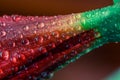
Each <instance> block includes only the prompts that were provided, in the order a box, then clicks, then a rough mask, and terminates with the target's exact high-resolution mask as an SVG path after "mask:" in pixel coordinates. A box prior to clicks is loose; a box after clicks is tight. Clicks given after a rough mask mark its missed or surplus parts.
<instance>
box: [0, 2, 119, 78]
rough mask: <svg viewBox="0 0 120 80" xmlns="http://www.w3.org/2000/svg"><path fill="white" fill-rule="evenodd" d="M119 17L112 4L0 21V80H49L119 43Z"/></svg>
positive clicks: (10, 17) (117, 9) (117, 10)
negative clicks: (91, 53) (82, 58)
mask: <svg viewBox="0 0 120 80" xmlns="http://www.w3.org/2000/svg"><path fill="white" fill-rule="evenodd" d="M119 13H120V4H119V3H116V4H115V5H113V6H109V7H106V8H102V9H98V10H94V11H89V12H85V13H80V14H79V13H78V14H70V15H64V16H63V15H60V16H54V17H53V16H52V17H45V16H43V17H38V16H36V17H32V16H27V17H25V16H18V15H12V16H7V15H4V16H3V17H0V32H1V33H0V47H1V48H0V64H1V65H0V79H5V80H7V79H9V80H18V79H23V80H26V79H29V80H33V79H37V78H49V77H51V75H52V73H53V72H54V71H56V70H59V69H61V68H63V67H64V66H65V65H67V64H69V63H70V62H73V61H75V60H76V59H78V58H79V57H80V56H82V55H84V54H85V53H88V52H89V51H91V50H93V49H95V48H97V47H100V46H102V45H103V44H105V43H108V42H116V41H117V42H119V40H120V34H119V31H120V19H119V17H120V14H119ZM108 26H109V27H108Z"/></svg>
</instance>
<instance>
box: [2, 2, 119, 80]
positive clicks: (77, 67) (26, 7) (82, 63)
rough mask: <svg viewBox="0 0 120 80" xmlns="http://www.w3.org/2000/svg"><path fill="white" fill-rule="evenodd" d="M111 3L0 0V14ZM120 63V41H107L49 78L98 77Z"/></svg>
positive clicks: (94, 79)
mask: <svg viewBox="0 0 120 80" xmlns="http://www.w3.org/2000/svg"><path fill="white" fill-rule="evenodd" d="M111 4H113V1H112V0H0V15H1V16H2V15H5V14H6V15H11V14H19V15H33V16H34V15H38V16H43V15H44V16H52V15H58V14H70V13H79V12H84V11H88V10H92V9H96V8H101V7H104V6H107V5H111ZM119 66H120V44H116V43H111V44H107V45H104V46H103V47H101V48H98V49H96V50H93V51H92V52H90V53H89V54H87V55H85V56H83V57H81V58H80V59H79V60H77V61H76V62H74V63H71V64H70V65H69V66H67V67H65V68H64V69H62V70H60V71H58V72H57V73H56V74H55V76H54V77H53V78H52V80H101V79H103V78H105V77H106V76H108V75H109V74H111V73H112V72H113V71H114V70H116V69H117V68H118V67H119Z"/></svg>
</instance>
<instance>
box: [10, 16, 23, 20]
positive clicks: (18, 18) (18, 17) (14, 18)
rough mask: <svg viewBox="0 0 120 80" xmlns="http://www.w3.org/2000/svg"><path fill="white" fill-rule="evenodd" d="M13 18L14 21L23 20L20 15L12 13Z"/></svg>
mask: <svg viewBox="0 0 120 80" xmlns="http://www.w3.org/2000/svg"><path fill="white" fill-rule="evenodd" d="M12 19H13V21H19V20H21V17H20V16H18V15H12Z"/></svg>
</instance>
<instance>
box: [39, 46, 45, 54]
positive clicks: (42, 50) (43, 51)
mask: <svg viewBox="0 0 120 80" xmlns="http://www.w3.org/2000/svg"><path fill="white" fill-rule="evenodd" d="M38 50H39V51H40V52H42V53H46V52H47V50H46V48H44V47H40V48H39V49H38Z"/></svg>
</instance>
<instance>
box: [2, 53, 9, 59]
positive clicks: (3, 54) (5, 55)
mask: <svg viewBox="0 0 120 80" xmlns="http://www.w3.org/2000/svg"><path fill="white" fill-rule="evenodd" d="M9 56H10V55H9V52H8V51H3V52H2V58H3V59H4V60H8V59H9Z"/></svg>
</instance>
